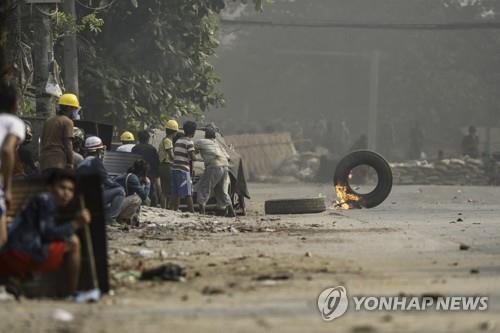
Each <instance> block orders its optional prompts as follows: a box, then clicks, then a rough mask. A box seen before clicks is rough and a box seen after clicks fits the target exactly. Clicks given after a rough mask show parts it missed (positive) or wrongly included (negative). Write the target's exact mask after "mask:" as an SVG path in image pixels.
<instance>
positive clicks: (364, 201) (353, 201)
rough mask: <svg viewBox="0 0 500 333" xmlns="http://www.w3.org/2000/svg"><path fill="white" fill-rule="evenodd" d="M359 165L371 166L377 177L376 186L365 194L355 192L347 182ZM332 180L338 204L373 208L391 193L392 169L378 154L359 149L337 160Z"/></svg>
mask: <svg viewBox="0 0 500 333" xmlns="http://www.w3.org/2000/svg"><path fill="white" fill-rule="evenodd" d="M361 165H367V166H370V167H372V168H373V169H374V170H375V172H376V173H377V178H378V182H377V186H376V187H375V188H374V189H373V191H371V192H369V193H366V194H361V193H358V192H356V191H355V190H354V189H353V188H352V187H351V186H350V184H349V175H350V174H351V171H352V170H353V169H354V168H356V167H358V166H361ZM333 182H334V184H335V189H336V192H337V197H338V199H339V202H338V205H340V206H342V205H344V204H348V205H349V206H354V207H356V206H359V207H364V208H373V207H376V206H378V205H380V204H381V203H382V202H384V200H385V199H387V197H388V196H389V194H390V193H391V190H392V171H391V167H390V166H389V163H387V161H386V160H385V159H384V158H383V157H382V156H380V155H379V154H377V153H374V152H372V151H368V150H359V151H355V152H352V153H350V154H349V155H347V156H346V157H344V158H343V159H342V160H341V161H340V162H339V164H338V165H337V169H336V170H335V176H334V178H333Z"/></svg>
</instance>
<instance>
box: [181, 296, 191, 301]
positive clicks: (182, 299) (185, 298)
mask: <svg viewBox="0 0 500 333" xmlns="http://www.w3.org/2000/svg"><path fill="white" fill-rule="evenodd" d="M188 299H189V296H188V295H182V297H181V301H183V302H185V301H187V300H188Z"/></svg>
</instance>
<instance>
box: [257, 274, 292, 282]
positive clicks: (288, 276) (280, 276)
mask: <svg viewBox="0 0 500 333" xmlns="http://www.w3.org/2000/svg"><path fill="white" fill-rule="evenodd" d="M292 277H293V274H292V273H290V272H279V273H273V274H263V275H259V276H257V277H256V278H255V280H257V281H263V280H273V281H278V280H289V279H291V278H292Z"/></svg>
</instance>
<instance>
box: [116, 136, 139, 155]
mask: <svg viewBox="0 0 500 333" xmlns="http://www.w3.org/2000/svg"><path fill="white" fill-rule="evenodd" d="M120 141H121V142H122V144H121V146H119V147H118V148H116V151H121V152H124V153H131V152H132V149H133V148H134V147H135V137H134V134H132V133H131V132H129V131H125V132H123V134H122V135H121V136H120Z"/></svg>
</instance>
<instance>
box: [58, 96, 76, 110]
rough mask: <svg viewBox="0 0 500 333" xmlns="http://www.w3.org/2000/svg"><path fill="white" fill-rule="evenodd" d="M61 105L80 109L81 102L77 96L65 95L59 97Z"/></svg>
mask: <svg viewBox="0 0 500 333" xmlns="http://www.w3.org/2000/svg"><path fill="white" fill-rule="evenodd" d="M59 105H66V106H71V107H74V108H78V109H79V108H80V102H79V101H78V97H76V95H75V94H64V95H62V96H61V97H59Z"/></svg>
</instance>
